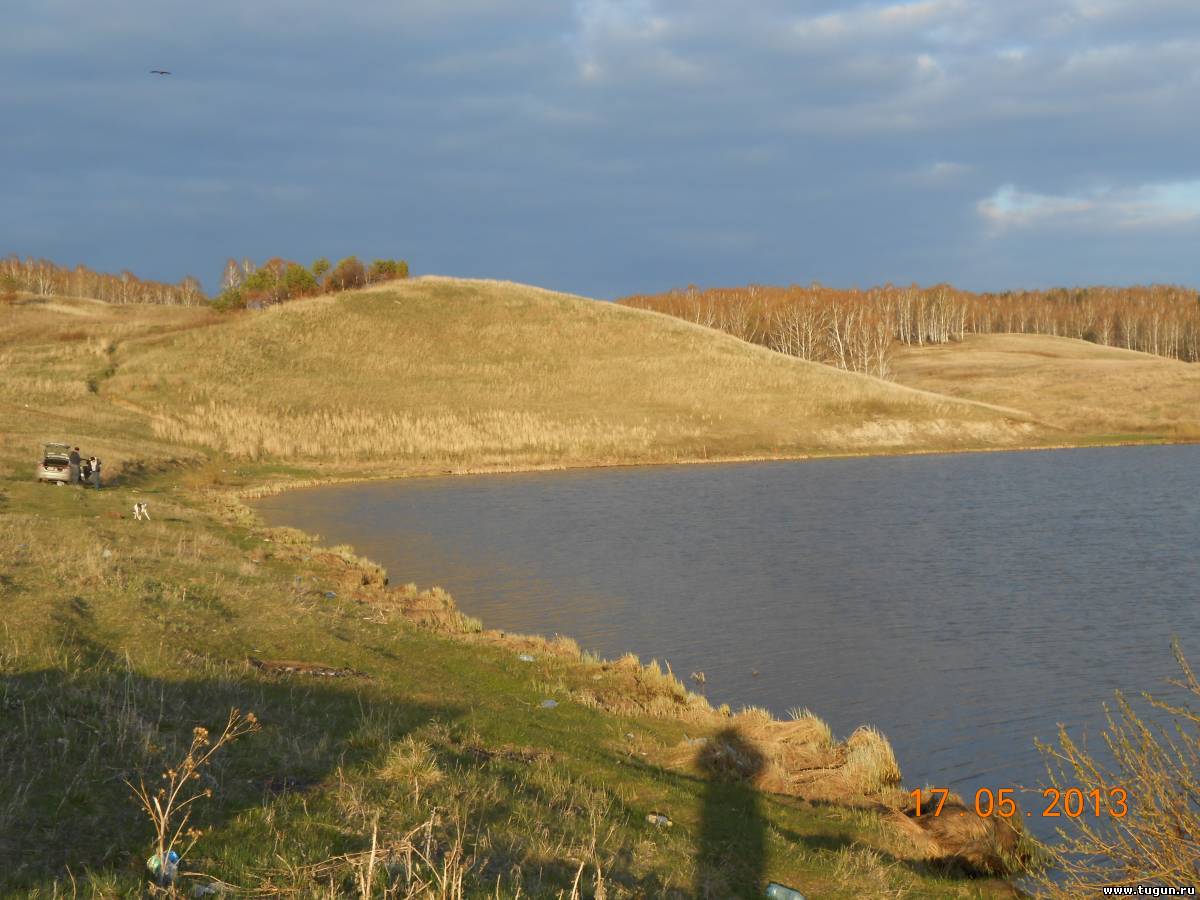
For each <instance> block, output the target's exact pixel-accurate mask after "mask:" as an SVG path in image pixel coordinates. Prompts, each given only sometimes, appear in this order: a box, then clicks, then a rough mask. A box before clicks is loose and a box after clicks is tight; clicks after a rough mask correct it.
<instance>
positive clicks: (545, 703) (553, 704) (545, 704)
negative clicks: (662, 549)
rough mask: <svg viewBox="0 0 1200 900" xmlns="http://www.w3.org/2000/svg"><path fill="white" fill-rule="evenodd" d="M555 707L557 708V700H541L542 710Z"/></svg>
mask: <svg viewBox="0 0 1200 900" xmlns="http://www.w3.org/2000/svg"><path fill="white" fill-rule="evenodd" d="M556 706H558V701H557V700H543V701H542V709H554V707H556Z"/></svg>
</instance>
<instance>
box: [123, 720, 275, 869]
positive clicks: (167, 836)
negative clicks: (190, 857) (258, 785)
mask: <svg viewBox="0 0 1200 900" xmlns="http://www.w3.org/2000/svg"><path fill="white" fill-rule="evenodd" d="M257 730H258V719H256V718H255V716H254V713H252V712H248V713H245V714H243V713H242V712H241V711H240V710H236V709H234V710H230V712H229V719H228V721H227V722H226V723H225V727H224V728H223V729H222V730H221V734H220V736H218V737H217V739H216V741H213V740H212V738H211V737H210V736H209V733H208V729H207V728H200V727H197V728H195V729H194V730H193V731H192V743H191V745H190V746H189V747H188V749H187V752H186V753H185V754H184V756H183V759H182V760H181V761H180V762H179V764H178V765H176V766H173V767H171V768H169V769H167V771H165V772H164V773H163V774H162V780H163V781H165V782H166V784H165V785H163V786H161V787H158V788H151V787H147V786H146V782H145V780H144V779H139V780H138V783H137V784H136V785H134V784H133V783H131V782H129V781H126V782H125V783H126V784H127V785H129V789H130V790H131V791H133V794H134V796H135V797H137V799H138V802H139V803H140V804H141V806H142V810H143V811H144V812H145V814H146V816H147V818H149V819H150V822H151V824H152V825H153V826H154V853H155V857H156V858H157V859H158V861H159V866H158V872H159V873H160V874H159V882H160V884H164V885H165V884H166V883H167V879H165V878H164V877H163V876H164V874H165V870H166V861H167V858H168V857H169V856H170V854H171V852H172V851H176V852H178V853H179V856H181V857H182V856H185V855H186V854H187V851H188V850H189V849H191V847H192V846H193V845H194V844H195V842H196V841H197V840H199V838H200V836H201V834H202V832H200V831H199V830H198V829H195V828H188V822H190V821H191V817H192V809H191V807H192V805H193V804H194V803H196V801H197V800H200V799H201V798H205V797H211V796H212V789H211V788H201V787H200V786H199V785H198V784H196V782H198V781H199V780H200V776H201V773H202V771H203V769H204V768H205V766H207V765H208V764H209V763H210V762H211V761H212V758H213V757H214V756H215V755H216V753H217V751H218V750H220V749H221V748H222V747H224V746H225V745H226V744H228V743H230V742H231V741H235V740H237V739H238V738H239V737H242V736H243V735H246V734H249V733H251V732H253V731H257ZM177 847H182V848H183V849H182V851H178V850H176V848H177Z"/></svg>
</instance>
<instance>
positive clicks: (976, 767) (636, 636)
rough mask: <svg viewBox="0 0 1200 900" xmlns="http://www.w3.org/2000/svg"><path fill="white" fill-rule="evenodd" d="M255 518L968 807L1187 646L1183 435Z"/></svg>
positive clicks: (503, 481)
mask: <svg viewBox="0 0 1200 900" xmlns="http://www.w3.org/2000/svg"><path fill="white" fill-rule="evenodd" d="M259 508H260V510H261V511H262V513H263V515H264V516H265V517H266V518H267V520H268V521H270V522H272V523H273V524H288V525H293V526H296V527H299V528H302V529H305V530H306V531H311V532H314V533H317V534H320V535H321V536H322V537H323V538H324V540H325V541H326V542H327V543H349V544H353V545H354V546H355V547H356V548H358V549H359V550H360V551H361V552H362V553H363V554H365V555H367V556H369V557H371V558H373V559H375V560H377V561H379V562H381V563H382V564H383V565H384V566H385V567H386V568H387V569H388V571H389V573H390V574H391V576H392V579H393V581H395V582H405V581H415V582H418V583H419V584H421V585H423V586H426V585H430V584H440V585H443V586H444V587H446V588H447V589H448V590H449V591H450V592H451V593H452V594H453V595H454V597H455V598H456V600H457V601H458V604H459V606H460V607H461V608H462V609H463V610H464V611H465V612H467V613H469V614H471V615H476V616H480V617H481V618H482V619H483V620H484V622H485V623H486V624H487V625H488V626H489V627H494V628H503V629H506V630H511V631H523V632H540V633H544V634H552V633H556V632H557V633H562V634H569V635H571V636H573V637H575V638H577V639H578V640H579V642H580V644H581V645H583V646H584V647H586V648H589V649H593V650H596V651H599V652H600V653H601V654H603V655H605V656H616V655H619V654H621V653H623V652H625V651H629V650H632V651H633V652H635V653H638V654H639V655H641V656H642V657H643V658H646V659H648V658H650V657H657V658H659V659H666V660H668V661H669V662H670V664H671V666H672V667H673V669H674V670H675V672H676V673H680V674H683V675H685V676H686V675H687V673H689V672H692V671H698V670H699V671H703V672H705V674H706V676H707V687H706V692H707V694H708V696H709V697H710V699H712V700H713V701H714V703H721V702H728V703H730V704H732V705H734V706H735V707H736V706H741V705H747V704H756V705H760V706H765V707H767V708H769V709H771V710H772V711H774V712H775V713H776V714H779V715H783V714H785V713H786V712H787V711H788V710H789V709H791V708H793V707H809V708H811V709H812V710H813V711H815V712H816V713H818V714H819V715H820V716H822V717H823V718H825V719H826V720H828V721H829V722H830V724H831V725H832V726H833V729H834V731H835V733H836V734H838V735H839V736H842V737H844V736H845V735H847V734H848V733H849V732H850V731H852V730H853V729H854V728H855V727H856V726H857V725H860V724H863V723H869V724H873V725H875V726H877V727H878V728H879V729H880V730H881V731H882V732H883V733H884V734H886V735H887V736H888V737H889V738H890V739H891V741H892V744H893V745H894V747H895V749H896V754H897V756H898V758H899V760H900V765H901V769H902V770H903V772H904V776H905V783H906V784H910V785H920V784H922V783H933V784H936V785H949V786H950V787H953V788H955V789H956V790H961V791H964V792H966V793H967V794H968V796H970V795H973V793H974V791H975V790H976V789H977V788H979V787H983V786H988V787H993V788H997V787H1009V786H1013V785H1026V786H1029V787H1035V786H1037V785H1038V784H1039V783H1041V782H1042V781H1043V780H1044V774H1045V768H1044V765H1043V763H1042V761H1041V758H1040V756H1039V755H1038V753H1037V751H1036V750H1035V749H1034V746H1033V739H1034V737H1040V738H1042V739H1044V740H1046V739H1052V738H1053V737H1054V735H1055V733H1056V724H1057V723H1059V722H1061V723H1063V724H1065V725H1067V726H1068V727H1070V728H1071V729H1072V730H1073V731H1075V732H1076V733H1077V734H1078V733H1082V732H1086V733H1087V734H1089V735H1091V736H1093V737H1095V736H1096V735H1097V734H1098V732H1099V728H1100V727H1101V726H1102V724H1103V713H1102V710H1101V703H1102V702H1103V701H1105V700H1108V699H1110V698H1111V697H1112V693H1113V691H1114V690H1115V689H1117V688H1123V689H1126V690H1129V691H1137V690H1143V689H1152V690H1157V689H1159V688H1160V687H1161V686H1162V684H1163V682H1164V680H1165V679H1166V678H1167V677H1173V676H1174V675H1175V674H1176V673H1175V670H1174V663H1173V661H1172V659H1171V656H1170V653H1169V646H1168V645H1169V641H1170V638H1171V636H1172V635H1178V636H1179V637H1180V638H1181V639H1182V641H1183V644H1184V649H1185V651H1190V652H1191V655H1192V656H1193V657H1194V658H1195V659H1197V660H1200V604H1198V603H1197V585H1198V584H1200V549H1198V548H1200V447H1194V446H1191V447H1138V448H1113V449H1090V450H1069V451H1056V452H1042V453H1003V454H1001V453H991V454H973V455H961V456H932V457H911V458H902V459H897V458H880V459H856V460H824V461H814V462H789V463H764V464H738V465H717V466H689V467H662V468H639V469H610V470H602V471H577V472H557V473H549V474H522V475H488V476H479V477H455V478H437V479H428V480H410V481H402V482H393V483H384V484H380V483H375V484H364V485H352V486H341V487H328V488H319V489H314V490H302V491H296V492H292V493H289V494H285V495H282V496H279V497H274V498H270V499H268V500H264V501H262V502H261V503H260V504H259ZM755 672H757V673H758V674H757V676H756V675H755V674H754V673H755ZM1037 799H1038V798H1037V797H1033V798H1032V799H1031V797H1030V796H1026V798H1025V799H1024V805H1025V807H1026V808H1032V807H1035V806H1037ZM1037 808H1038V809H1040V807H1037ZM1035 824H1036V820H1035Z"/></svg>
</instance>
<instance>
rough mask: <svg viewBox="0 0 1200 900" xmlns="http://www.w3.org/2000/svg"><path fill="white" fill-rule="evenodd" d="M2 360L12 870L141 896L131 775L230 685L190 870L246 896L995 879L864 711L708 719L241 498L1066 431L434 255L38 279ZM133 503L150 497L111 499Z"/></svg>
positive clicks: (176, 740)
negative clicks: (374, 268)
mask: <svg viewBox="0 0 1200 900" xmlns="http://www.w3.org/2000/svg"><path fill="white" fill-rule="evenodd" d="M0 375H2V377H0V417H2V419H3V422H4V430H3V431H2V432H0V513H2V517H0V608H3V610H4V617H3V623H4V628H3V632H2V641H0V893H4V894H6V895H7V894H31V895H53V894H55V893H56V892H59V891H61V892H65V891H67V890H70V889H71V886H72V884H75V885H76V887H77V888H78V889H79V890H83V891H85V893H86V892H95V893H98V894H101V895H106V896H109V895H125V894H131V893H135V892H136V891H137V890H138V885H139V883H140V882H141V881H142V879H143V877H144V860H145V858H146V856H147V855H148V854H149V851H150V840H151V835H152V832H151V829H150V827H149V824H148V822H147V820H146V818H145V817H144V816H143V815H142V814H141V813H140V812H139V811H138V808H137V805H136V803H135V802H134V800H133V798H132V796H131V794H130V792H129V790H128V788H127V787H126V784H125V782H126V781H133V782H135V783H136V782H137V781H138V779H140V778H143V777H144V778H146V779H147V780H148V781H149V782H150V783H152V784H156V783H158V781H157V780H156V779H159V777H160V773H162V772H164V771H167V770H169V769H170V768H172V767H173V766H177V764H178V761H179V759H180V756H181V754H182V753H183V752H184V750H185V749H186V746H187V744H188V741H189V739H190V736H191V734H192V729H193V728H194V727H198V726H202V727H206V728H209V729H210V730H213V731H214V732H216V731H217V730H219V726H220V724H221V723H222V722H223V721H224V720H225V717H226V716H227V714H228V713H229V710H230V709H232V708H238V709H241V710H253V711H254V712H255V714H256V715H257V717H258V719H259V721H260V722H261V728H260V730H259V731H257V732H256V733H254V734H250V735H247V736H245V737H243V738H241V739H240V740H239V741H238V742H237V743H236V744H234V745H232V746H231V747H230V748H228V751H227V752H224V753H223V754H222V756H221V757H220V758H219V759H218V760H217V762H216V763H215V764H214V765H213V766H212V767H211V769H209V770H206V772H205V773H204V781H202V782H201V784H203V785H204V786H205V787H206V788H208V789H210V790H212V791H213V796H211V797H205V798H202V799H201V800H200V801H198V802H197V804H196V806H195V807H194V808H195V810H196V819H195V821H194V823H193V824H196V825H201V826H203V827H204V828H205V829H206V833H205V834H204V835H203V836H202V837H201V838H200V839H199V841H198V843H197V844H196V845H195V847H194V848H193V849H192V851H191V852H189V853H188V854H187V855H186V857H185V859H186V861H187V863H188V865H187V868H190V869H192V870H201V871H204V872H207V873H209V875H212V876H218V877H220V878H222V879H224V880H226V881H228V882H231V883H234V884H237V885H239V886H241V887H243V888H248V889H254V890H257V891H260V892H262V893H267V894H269V893H272V892H274V893H289V894H294V895H296V896H331V895H339V894H344V895H359V894H363V893H372V892H373V893H374V894H375V895H382V892H383V891H384V889H385V887H386V888H387V889H388V890H390V891H391V894H390V896H414V897H415V896H438V897H458V896H496V895H499V896H518V895H519V896H545V897H559V896H562V897H571V896H596V897H599V896H607V897H609V898H613V897H623V896H630V897H633V896H674V897H685V896H705V895H707V896H713V897H730V896H757V895H758V894H759V893H760V892H761V889H762V886H763V883H764V882H765V880H766V879H768V878H771V879H775V880H778V881H782V882H785V883H789V884H792V885H794V886H796V887H797V888H799V889H801V890H802V891H804V892H805V893H807V894H808V895H809V896H821V897H840V896H847V897H849V896H861V895H863V894H864V893H866V894H868V895H872V896H884V895H897V896H899V895H906V896H938V897H941V896H955V897H972V896H997V895H1009V894H1010V893H1011V892H1010V891H1009V889H1008V888H1007V887H1006V886H1005V885H1004V884H1003V883H1000V882H997V881H994V880H988V879H967V878H965V877H964V874H963V873H964V869H963V867H962V865H950V864H947V863H946V862H945V857H946V856H947V855H948V853H949V852H950V851H952V850H954V851H957V849H961V848H956V847H954V846H952V845H950V844H947V843H944V842H943V843H938V842H937V841H933V840H932V839H930V838H928V836H927V835H925V834H924V833H923V832H922V831H921V829H920V828H916V829H915V830H914V827H913V826H912V822H911V820H909V819H907V818H905V817H904V816H901V815H899V814H898V813H897V810H898V809H899V808H900V806H901V804H902V802H903V797H904V792H903V789H902V788H900V787H899V785H897V784H896V782H895V765H894V762H893V761H892V760H891V759H890V750H889V749H888V748H887V745H886V742H885V741H883V740H882V739H880V738H879V737H878V736H877V735H874V734H873V732H869V731H864V732H859V733H857V734H856V735H854V736H851V737H850V739H848V740H846V741H837V740H835V739H834V738H833V736H831V735H829V734H828V730H827V729H824V728H823V727H822V726H821V725H820V723H819V721H817V720H815V719H814V718H812V717H802V718H801V719H799V720H797V721H796V722H786V723H779V722H771V721H770V720H769V719H768V718H766V717H764V716H763V715H761V714H759V713H753V712H751V713H747V714H744V715H740V716H737V715H730V714H728V713H726V712H722V711H719V710H713V709H711V708H710V707H709V706H708V705H707V703H705V702H704V701H703V699H702V698H698V697H695V696H693V695H689V694H688V693H687V692H686V691H685V690H684V689H683V688H682V686H681V685H680V684H679V683H678V682H677V681H676V680H674V679H673V678H672V677H669V676H668V675H665V674H664V673H662V672H661V671H659V670H658V669H657V667H643V666H641V665H639V664H638V663H637V662H636V661H634V660H622V661H618V662H615V663H605V662H603V661H600V660H595V659H592V658H589V657H587V656H585V655H581V654H580V653H579V652H578V649H577V648H575V647H573V645H571V643H570V642H569V641H559V642H551V643H547V642H544V641H539V640H532V639H523V638H519V637H513V636H502V635H499V634H496V633H493V632H488V631H485V630H481V628H480V626H479V624H478V623H474V622H471V621H470V620H468V619H466V618H464V617H463V616H461V615H460V614H458V613H457V612H456V611H455V610H454V608H453V603H452V601H451V600H450V599H449V598H447V597H446V596H445V595H444V594H443V593H441V592H439V591H437V590H432V589H422V588H420V587H418V586H404V587H396V582H402V581H404V580H405V579H404V573H403V572H394V573H390V575H391V578H392V581H393V584H392V585H391V586H387V587H385V585H384V583H383V573H381V572H379V571H378V570H377V568H375V567H374V566H372V565H371V564H370V563H368V562H366V561H363V560H359V559H357V558H356V557H355V556H354V555H353V553H352V552H351V551H350V550H349V548H340V549H338V548H335V549H333V550H328V549H322V548H319V547H316V546H314V545H313V544H312V543H311V542H310V541H308V540H307V539H306V538H304V536H302V535H299V534H297V533H294V532H290V531H288V530H270V529H265V528H263V527H262V526H261V524H260V523H258V522H256V521H255V520H254V518H253V517H252V516H251V515H250V514H249V512H248V511H247V510H246V509H245V508H244V507H243V506H241V505H240V504H239V502H238V500H237V495H238V492H244V491H253V490H260V489H269V488H270V487H272V486H277V485H286V484H292V483H296V482H297V481H298V480H300V479H304V478H328V477H333V476H337V475H340V474H345V475H363V474H366V475H373V474H392V473H396V474H399V473H415V472H421V471H426V470H441V469H444V468H447V467H448V468H453V469H480V468H489V467H494V468H503V467H513V466H533V465H568V464H604V463H625V462H649V461H670V460H676V459H681V460H683V459H688V460H690V459H703V458H705V457H709V458H712V457H719V456H743V455H744V456H758V455H775V454H781V455H787V454H806V453H860V452H890V451H910V450H939V449H954V448H983V447H1002V446H1010V445H1013V444H1036V443H1044V442H1050V441H1054V440H1061V435H1062V432H1060V431H1058V430H1056V429H1055V428H1053V427H1050V426H1047V425H1041V424H1037V422H1036V421H1035V420H1040V419H1043V418H1045V417H1046V413H1045V411H1044V410H1035V411H1032V412H1020V411H1014V410H1006V409H998V408H996V407H991V406H987V405H984V404H980V403H975V402H969V401H966V400H959V399H954V398H949V397H944V396H938V395H934V394H929V393H925V392H922V391H917V390H913V389H911V388H909V387H905V386H902V385H896V384H888V383H885V382H881V381H877V380H874V379H870V378H866V377H862V376H857V375H853V374H849V373H845V372H840V371H837V370H833V369H828V368H825V367H822V366H818V365H814V364H810V363H805V362H802V361H798V360H794V359H790V358H786V357H783V356H779V355H777V354H774V353H771V352H769V351H766V350H763V349H761V348H757V347H753V346H749V345H747V344H744V343H742V342H740V341H738V340H736V339H734V338H731V337H728V336H725V335H721V334H718V333H716V332H712V331H708V330H705V329H701V328H697V327H694V326H691V325H688V324H686V323H683V322H680V321H678V320H674V319H669V318H667V317H663V316H659V315H656V314H653V313H646V312H641V311H637V310H630V309H621V308H617V307H613V306H610V305H607V304H598V303H593V302H590V301H586V300H582V299H580V298H574V297H567V296H563V295H559V294H552V293H549V292H545V291H539V290H536V289H533V288H526V287H521V286H517V285H507V284H495V283H490V282H466V281H451V280H447V279H420V280H417V281H414V282H411V283H408V284H403V285H398V286H392V285H389V286H388V287H387V288H385V289H381V290H374V291H363V292H356V293H351V294H346V295H341V296H337V297H322V298H316V299H313V300H307V301H300V302H296V303H293V304H289V305H287V306H283V307H278V308H275V309H271V310H268V311H266V312H263V313H248V314H243V315H234V316H227V317H220V316H216V315H213V314H211V313H209V312H207V311H204V310H199V309H188V308H169V307H138V306H109V305H106V304H98V303H95V302H92V301H87V300H81V299H54V300H50V301H40V300H29V301H25V302H22V303H20V304H18V305H16V306H14V307H11V308H4V309H0ZM989 396H990V398H991V399H992V400H1005V399H1007V398H1004V397H1003V396H1002V392H997V393H996V394H994V395H989ZM45 440H69V441H71V442H72V443H78V444H79V445H80V446H81V447H82V448H83V450H84V452H85V454H88V453H97V454H98V455H100V456H101V457H102V458H104V459H105V460H106V463H107V465H108V468H107V470H106V471H107V475H108V477H109V479H110V487H109V488H108V489H106V490H103V491H101V492H99V493H95V492H92V491H90V490H81V489H73V488H53V487H49V486H42V485H36V484H32V483H31V481H30V477H31V475H32V468H33V465H34V463H35V462H36V453H37V451H38V447H39V445H40V443H41V442H42V441H45ZM137 499H140V500H148V501H149V502H150V504H151V510H152V514H153V516H154V519H153V521H152V522H149V523H145V522H140V523H139V522H133V521H132V520H131V516H130V514H129V508H130V505H131V503H132V502H133V501H134V500H137ZM522 656H528V657H530V660H529V661H526V660H525V659H522ZM798 691H799V694H798V696H797V697H796V703H797V705H798V706H802V705H803V703H804V698H803V696H802V688H798ZM547 699H552V700H554V701H555V703H556V704H557V705H556V706H553V707H543V706H542V703H543V701H545V700H547ZM865 724H869V723H865ZM899 762H900V765H901V766H903V763H904V761H903V760H900V761H899ZM798 771H800V772H811V771H815V772H819V773H821V775H820V777H813V778H810V777H809V776H805V777H804V778H801V779H799V780H797V779H796V778H795V773H796V772H798ZM655 812H665V813H667V814H668V815H669V816H670V818H671V819H672V820H673V822H674V824H673V825H671V826H663V827H660V826H655V825H651V824H649V823H647V821H646V816H647V815H648V814H650V813H655ZM939 840H940V839H939ZM372 848H374V849H372ZM368 882H369V885H368ZM202 883H203V882H202ZM368 886H369V887H370V890H367V888H368Z"/></svg>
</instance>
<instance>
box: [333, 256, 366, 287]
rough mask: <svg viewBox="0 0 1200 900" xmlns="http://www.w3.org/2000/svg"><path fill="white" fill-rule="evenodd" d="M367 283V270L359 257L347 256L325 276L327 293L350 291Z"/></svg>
mask: <svg viewBox="0 0 1200 900" xmlns="http://www.w3.org/2000/svg"><path fill="white" fill-rule="evenodd" d="M366 283H367V270H366V269H365V268H363V264H362V263H361V262H359V260H358V257H357V256H347V257H346V258H345V259H343V260H340V261H339V262H338V264H337V265H336V266H334V267H333V269H332V270H331V271H330V272H329V274H328V275H326V276H325V281H324V283H323V286H324V288H325V290H327V291H348V290H351V289H352V288H357V287H362V286H363V285H364V284H366Z"/></svg>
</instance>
